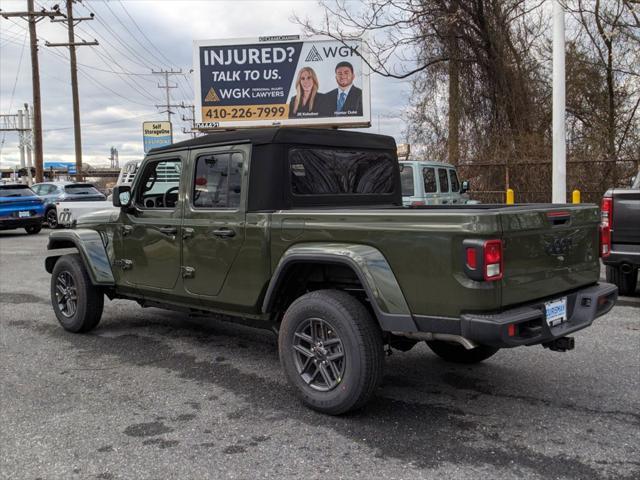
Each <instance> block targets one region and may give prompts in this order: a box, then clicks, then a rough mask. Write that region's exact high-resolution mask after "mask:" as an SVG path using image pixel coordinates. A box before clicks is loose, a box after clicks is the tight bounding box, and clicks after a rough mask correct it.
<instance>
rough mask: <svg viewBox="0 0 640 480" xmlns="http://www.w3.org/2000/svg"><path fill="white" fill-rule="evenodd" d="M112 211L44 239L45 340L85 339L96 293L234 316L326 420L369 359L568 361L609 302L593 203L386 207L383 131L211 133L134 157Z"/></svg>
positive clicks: (97, 311)
mask: <svg viewBox="0 0 640 480" xmlns="http://www.w3.org/2000/svg"><path fill="white" fill-rule="evenodd" d="M158 185H162V188H157V186H158ZM113 203H114V205H115V206H116V207H118V208H114V209H112V210H107V211H101V212H94V213H91V214H88V215H85V216H83V217H81V218H80V219H79V220H78V222H77V225H76V226H75V227H74V228H73V229H71V230H65V231H56V232H52V233H51V235H50V237H49V244H48V248H49V250H50V251H49V252H48V255H49V256H48V257H47V259H46V269H47V271H48V272H49V273H51V274H52V276H51V300H52V305H53V309H54V311H55V314H56V317H57V319H58V320H59V322H60V324H61V325H62V327H64V328H65V329H66V330H68V331H71V332H87V331H89V330H91V329H92V328H94V327H95V326H96V325H97V324H98V322H99V320H100V317H101V315H102V309H103V301H104V296H105V295H106V296H107V297H108V298H110V299H114V298H125V299H131V300H135V301H136V302H138V303H139V304H140V305H142V306H143V307H150V306H153V307H161V308H167V309H175V310H181V311H185V312H189V313H193V314H208V313H212V314H222V315H226V316H230V317H233V318H238V319H239V320H241V321H243V322H246V321H247V320H250V321H252V322H253V323H257V324H260V325H262V326H264V327H266V328H272V329H274V330H275V331H277V332H278V342H279V353H280V360H281V362H282V366H283V370H284V372H285V374H286V377H287V378H288V380H289V382H290V383H291V384H292V385H293V386H294V387H295V389H296V391H297V392H298V393H299V395H300V396H301V398H302V400H303V401H304V402H305V403H306V404H307V405H308V406H310V407H312V408H314V409H316V410H319V411H322V412H326V413H329V414H340V413H344V412H347V411H350V410H353V409H356V408H358V407H361V406H363V405H364V404H365V403H366V402H367V400H368V399H369V398H370V397H371V396H372V394H373V393H374V391H375V389H376V387H377V386H378V384H379V382H380V380H381V378H382V370H383V363H384V354H385V348H387V349H388V348H390V347H393V348H396V349H399V350H408V349H409V348H411V347H412V346H413V345H415V344H416V343H417V342H418V341H423V340H424V341H426V342H427V344H428V345H429V347H431V349H432V350H433V351H434V352H435V353H436V354H437V355H439V356H440V357H442V358H444V359H445V360H448V361H453V362H464V363H475V362H479V361H482V360H484V359H486V358H488V357H490V356H491V355H493V354H494V353H495V352H496V351H497V350H498V349H500V348H509V347H517V346H524V345H538V344H541V345H543V346H545V347H548V348H549V349H551V350H559V351H564V350H569V349H571V348H573V338H571V337H567V335H568V334H570V333H572V332H575V331H577V330H580V329H582V328H585V327H587V326H589V325H591V323H592V322H593V320H594V319H595V318H596V317H598V316H600V315H603V314H605V313H607V312H608V311H609V310H610V309H611V308H612V306H613V305H614V302H615V301H616V298H617V289H616V287H615V286H613V285H609V284H606V283H598V278H599V272H600V263H599V257H600V252H601V251H602V250H603V249H605V247H604V246H602V245H601V241H602V236H601V234H600V230H599V221H600V216H599V210H598V208H597V207H596V206H592V205H541V204H538V205H516V206H505V205H451V206H439V205H438V206H418V207H409V208H403V206H402V191H401V183H400V174H399V166H398V160H397V157H396V145H395V142H394V140H393V139H392V138H391V137H387V136H382V135H372V134H365V133H356V132H347V131H338V130H319V129H300V128H287V129H284V128H282V129H279V128H269V129H258V130H237V131H230V132H220V133H214V134H210V135H207V136H203V137H199V138H196V139H193V140H189V141H185V142H181V143H177V144H174V145H171V146H167V147H164V148H159V149H155V150H153V151H151V152H150V153H149V155H147V157H146V158H145V160H144V161H143V163H142V164H141V166H140V169H139V171H138V174H137V175H136V178H135V180H134V182H133V184H132V185H122V186H119V187H116V189H115V190H114V194H113ZM69 248H72V249H75V250H76V251H73V250H68V249H69ZM60 249H65V250H60Z"/></svg>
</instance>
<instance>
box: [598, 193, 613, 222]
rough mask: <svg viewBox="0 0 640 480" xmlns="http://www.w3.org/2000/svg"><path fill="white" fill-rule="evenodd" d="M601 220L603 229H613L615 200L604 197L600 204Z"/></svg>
mask: <svg viewBox="0 0 640 480" xmlns="http://www.w3.org/2000/svg"><path fill="white" fill-rule="evenodd" d="M600 218H601V221H602V226H603V227H608V228H609V229H611V228H613V198H611V197H603V199H602V203H601V204H600Z"/></svg>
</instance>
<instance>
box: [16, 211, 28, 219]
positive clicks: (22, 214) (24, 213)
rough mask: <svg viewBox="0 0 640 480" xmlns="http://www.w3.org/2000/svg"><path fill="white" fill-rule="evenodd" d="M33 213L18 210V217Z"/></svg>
mask: <svg viewBox="0 0 640 480" xmlns="http://www.w3.org/2000/svg"><path fill="white" fill-rule="evenodd" d="M30 216H31V215H30V214H29V212H18V217H20V218H24V217H30Z"/></svg>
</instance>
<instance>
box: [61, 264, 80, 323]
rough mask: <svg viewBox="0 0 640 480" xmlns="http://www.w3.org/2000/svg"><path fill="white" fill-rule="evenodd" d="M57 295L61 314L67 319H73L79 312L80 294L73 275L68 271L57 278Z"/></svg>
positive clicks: (64, 271)
mask: <svg viewBox="0 0 640 480" xmlns="http://www.w3.org/2000/svg"><path fill="white" fill-rule="evenodd" d="M55 295H56V302H57V303H58V309H59V310H60V313H61V314H62V315H64V316H65V317H66V318H72V317H73V316H74V315H75V314H76V312H77V311H78V292H77V290H76V283H75V282H74V280H73V277H72V276H71V273H69V272H68V271H66V270H63V271H62V272H60V273H58V276H57V277H56V292H55Z"/></svg>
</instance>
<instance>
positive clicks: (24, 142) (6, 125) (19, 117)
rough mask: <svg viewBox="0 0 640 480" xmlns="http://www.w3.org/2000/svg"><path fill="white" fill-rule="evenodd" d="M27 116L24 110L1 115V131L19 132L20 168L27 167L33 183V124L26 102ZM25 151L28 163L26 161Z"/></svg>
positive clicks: (30, 181) (28, 176)
mask: <svg viewBox="0 0 640 480" xmlns="http://www.w3.org/2000/svg"><path fill="white" fill-rule="evenodd" d="M24 106H25V109H26V111H27V114H26V117H25V114H24V112H23V111H22V110H18V113H16V114H10V115H0V132H18V150H19V151H20V169H21V170H22V169H23V168H26V169H27V170H26V171H27V178H28V183H29V185H31V183H32V178H31V148H32V139H33V136H32V125H31V123H30V121H29V106H28V105H27V104H26V103H25V105H24ZM25 152H26V154H27V157H28V163H25Z"/></svg>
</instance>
